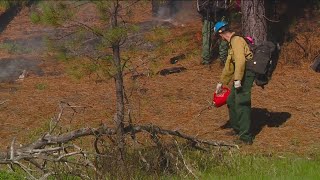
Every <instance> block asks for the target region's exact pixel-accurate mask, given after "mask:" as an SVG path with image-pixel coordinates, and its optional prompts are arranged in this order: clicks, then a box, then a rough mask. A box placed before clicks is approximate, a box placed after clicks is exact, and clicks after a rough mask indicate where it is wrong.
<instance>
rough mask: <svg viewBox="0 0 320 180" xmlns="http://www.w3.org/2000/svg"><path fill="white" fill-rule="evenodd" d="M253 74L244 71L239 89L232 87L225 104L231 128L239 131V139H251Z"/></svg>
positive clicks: (247, 140)
mask: <svg viewBox="0 0 320 180" xmlns="http://www.w3.org/2000/svg"><path fill="white" fill-rule="evenodd" d="M254 77H255V74H254V73H253V72H251V71H246V72H245V75H244V78H243V79H242V81H241V85H242V87H241V89H238V90H237V89H235V88H234V87H232V90H231V93H230V95H229V97H228V100H227V104H228V108H229V116H230V123H231V126H232V128H233V129H234V130H235V131H236V132H238V133H239V135H240V139H241V140H243V141H246V142H251V141H252V140H253V137H252V134H251V132H250V125H251V88H252V84H253V81H254Z"/></svg>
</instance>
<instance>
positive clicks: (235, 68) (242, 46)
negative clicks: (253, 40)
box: [220, 36, 253, 84]
mask: <svg viewBox="0 0 320 180" xmlns="http://www.w3.org/2000/svg"><path fill="white" fill-rule="evenodd" d="M252 57H253V54H252V52H251V51H250V48H249V46H248V44H247V42H246V41H245V40H244V39H243V38H242V37H240V36H234V37H232V38H231V41H230V44H229V51H228V57H227V60H226V64H225V66H224V69H223V71H222V75H221V78H220V81H221V82H222V83H223V84H229V82H230V81H231V79H232V76H233V75H234V80H242V78H243V75H244V72H245V69H246V61H247V60H251V59H252Z"/></svg>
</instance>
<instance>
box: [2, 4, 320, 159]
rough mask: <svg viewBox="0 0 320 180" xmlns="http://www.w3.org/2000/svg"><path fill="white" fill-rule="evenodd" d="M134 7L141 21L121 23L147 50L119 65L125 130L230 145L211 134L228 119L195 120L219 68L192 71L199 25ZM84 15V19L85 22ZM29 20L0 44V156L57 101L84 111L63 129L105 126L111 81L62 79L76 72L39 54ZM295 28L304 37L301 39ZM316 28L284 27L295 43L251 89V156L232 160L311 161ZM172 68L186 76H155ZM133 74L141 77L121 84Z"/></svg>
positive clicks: (218, 115) (35, 132)
mask: <svg viewBox="0 0 320 180" xmlns="http://www.w3.org/2000/svg"><path fill="white" fill-rule="evenodd" d="M143 5H144V6H145V7H144V9H145V11H144V12H141V11H139V13H140V14H139V13H137V14H135V16H133V18H132V19H131V20H132V22H135V23H137V24H138V25H140V26H141V28H140V32H139V33H142V35H143V36H142V37H143V38H146V39H147V40H149V41H150V42H151V45H150V44H149V45H150V46H149V45H148V44H142V45H140V46H139V48H141V49H130V48H124V51H123V55H125V56H130V57H131V59H132V62H131V63H130V67H131V68H132V69H133V68H134V67H136V66H137V65H139V67H138V68H136V69H135V71H129V70H127V71H126V73H125V74H126V76H125V88H126V91H127V95H128V98H129V101H130V106H131V108H132V115H133V118H134V123H136V124H155V125H159V126H161V127H163V128H167V129H174V130H180V131H182V132H185V133H187V134H191V135H194V136H198V137H201V138H205V139H212V140H224V141H228V142H232V141H233V140H234V139H235V137H232V136H228V135H227V132H228V131H230V130H228V129H221V128H220V126H222V125H223V124H224V123H225V122H226V121H227V119H228V113H227V107H226V106H223V107H221V108H212V109H208V110H204V111H202V110H203V109H204V108H206V107H207V106H208V101H209V102H210V101H211V98H212V93H213V91H214V88H215V84H216V83H217V82H218V81H219V76H220V73H221V71H222V67H221V66H220V64H219V63H213V64H212V65H210V66H203V65H200V52H201V51H200V50H201V39H200V38H199V36H200V33H201V20H200V18H198V17H197V16H194V18H192V19H188V20H185V19H184V18H181V19H179V16H177V19H174V20H173V21H162V20H159V19H153V18H152V16H151V12H150V7H149V6H148V5H146V4H143ZM88 8H89V10H88V11H87V13H88V14H90V13H93V12H94V9H90V7H88ZM88 14H84V15H83V17H87V15H88ZM29 15H30V9H29V8H27V7H26V8H24V9H23V10H22V11H21V12H20V13H19V14H18V15H17V16H16V17H15V18H14V19H13V20H12V21H11V22H10V24H9V25H8V26H7V27H6V29H5V30H4V31H3V32H1V34H0V42H1V50H0V55H1V60H0V69H1V71H0V78H1V81H2V83H1V84H0V102H2V103H1V104H0V112H1V113H0V126H1V127H2V128H1V129H0V136H1V140H0V143H1V148H2V149H5V148H6V147H7V146H8V145H9V144H10V142H11V141H12V139H13V138H14V137H16V138H17V141H18V142H19V143H27V142H30V140H32V139H35V138H37V137H38V136H40V135H41V134H43V133H44V132H46V130H47V128H48V124H49V121H50V119H51V118H52V117H54V115H55V114H57V113H59V109H58V107H59V103H60V102H61V101H64V102H67V103H69V104H71V105H74V106H81V107H85V108H80V110H77V113H74V112H73V111H71V110H70V111H68V112H66V113H65V114H64V116H63V119H62V121H63V124H64V126H63V128H66V129H69V130H70V129H76V128H79V127H85V126H98V125H99V124H100V123H101V122H105V123H108V124H110V125H112V124H113V120H112V118H113V115H114V113H115V96H114V91H115V88H114V81H113V80H112V79H106V78H103V79H100V78H99V77H97V76H96V75H95V74H92V75H90V76H89V75H88V76H84V77H82V78H81V79H76V78H74V76H72V74H73V75H74V74H75V73H76V72H73V71H71V70H72V67H76V65H77V64H78V62H73V63H71V64H67V63H65V62H62V61H58V60H56V59H55V58H54V56H53V55H52V54H50V53H48V52H47V51H46V47H45V43H44V41H43V39H42V38H43V37H44V36H45V35H48V34H50V33H52V32H53V30H52V29H50V28H48V27H44V26H41V25H35V24H32V23H31V21H30V18H29ZM139 15H140V16H139ZM184 16H185V15H184V14H181V16H180V17H184ZM88 21H90V20H89V19H88ZM305 21H307V23H308V24H309V26H308V28H309V29H308V28H305V29H303V30H302V31H301V27H305V25H304V24H302V22H305ZM319 22H320V15H319V13H318V14H317V15H316V16H315V17H314V18H312V19H306V18H305V19H300V21H298V22H297V23H296V24H294V25H293V26H292V27H291V29H290V30H291V31H292V33H293V34H296V35H295V36H294V37H293V38H294V39H293V40H292V41H287V42H285V43H284V44H283V46H282V54H281V55H280V59H279V65H278V67H277V69H276V71H275V73H274V75H273V78H272V81H271V82H270V84H269V85H268V86H267V87H266V88H265V89H261V88H259V87H254V88H253V93H252V96H253V98H252V106H253V127H254V132H255V134H256V138H255V140H254V143H253V145H252V146H246V147H244V148H242V151H244V152H263V153H276V152H292V153H313V152H315V151H319V148H320V144H319V139H320V134H319V131H320V121H319V119H320V96H319V94H320V81H319V73H316V72H314V71H312V70H311V69H310V68H309V66H310V64H311V62H312V59H313V58H315V55H317V54H319V53H320V52H319V49H320V39H319V38H320V28H319V26H320V24H319ZM297 42H298V43H297ZM299 44H300V45H302V46H303V47H305V46H306V49H305V50H304V49H302V48H301V47H300V46H299ZM306 51H307V52H306ZM179 54H185V55H186V58H185V59H183V60H181V61H179V62H178V63H177V64H175V65H172V64H170V61H169V60H170V58H172V57H174V56H177V55H179ZM79 61H81V60H79ZM173 66H183V67H185V68H186V71H183V72H181V73H175V74H170V75H166V76H161V75H159V74H157V72H158V71H160V70H162V69H164V68H169V67H173ZM8 70H11V71H8ZM23 70H27V72H28V73H27V75H26V77H25V78H24V79H23V80H18V81H16V79H17V77H18V76H19V75H20V74H21V73H22V72H23ZM137 74H140V75H141V76H139V77H138V78H134V79H133V78H132V77H131V76H132V75H137ZM201 111H202V112H201ZM200 112H201V114H200V115H199V113H200Z"/></svg>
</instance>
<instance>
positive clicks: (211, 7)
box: [197, 0, 228, 65]
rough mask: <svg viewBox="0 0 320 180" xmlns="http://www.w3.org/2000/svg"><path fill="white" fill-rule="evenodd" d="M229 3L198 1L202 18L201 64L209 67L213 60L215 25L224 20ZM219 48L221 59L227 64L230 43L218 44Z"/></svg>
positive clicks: (221, 41) (219, 0)
mask: <svg viewBox="0 0 320 180" xmlns="http://www.w3.org/2000/svg"><path fill="white" fill-rule="evenodd" d="M226 9H227V1H225V0H197V10H198V13H199V14H200V15H201V16H202V21H203V25H202V53H201V57H202V61H201V64H203V65H208V64H210V63H211V59H212V45H213V39H212V35H213V34H214V32H213V27H214V23H215V22H216V21H217V20H221V19H224V15H225V14H226ZM217 44H218V48H219V59H220V62H221V63H223V64H224V63H225V61H226V58H227V52H228V43H227V42H226V41H224V40H220V42H217Z"/></svg>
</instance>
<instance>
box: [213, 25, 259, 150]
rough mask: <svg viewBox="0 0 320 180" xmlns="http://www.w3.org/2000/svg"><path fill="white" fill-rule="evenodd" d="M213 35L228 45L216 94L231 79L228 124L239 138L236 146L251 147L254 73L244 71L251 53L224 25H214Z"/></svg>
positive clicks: (239, 38) (242, 39)
mask: <svg viewBox="0 0 320 180" xmlns="http://www.w3.org/2000/svg"><path fill="white" fill-rule="evenodd" d="M214 32H215V33H217V34H219V36H220V37H221V38H222V39H224V40H226V41H227V42H228V43H229V51H228V57H227V60H226V63H225V66H224V69H223V71H222V75H221V78H220V82H219V83H218V84H217V86H216V93H217V94H219V93H221V92H222V86H223V85H228V84H229V82H230V81H231V79H232V78H233V80H234V81H233V87H232V89H231V93H230V95H229V97H228V100H227V105H228V109H229V118H230V119H229V120H230V124H231V127H232V128H233V130H234V132H235V133H236V134H237V135H239V140H237V143H244V144H252V142H253V135H252V134H251V132H250V125H251V88H252V85H253V82H254V79H255V73H253V72H252V71H250V70H247V69H246V63H247V61H250V60H251V59H252V57H253V53H252V52H251V50H250V48H249V46H248V44H247V42H246V41H245V40H244V38H242V37H240V36H235V32H232V31H230V30H229V28H228V24H227V23H225V22H217V23H216V24H215V26H214Z"/></svg>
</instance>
